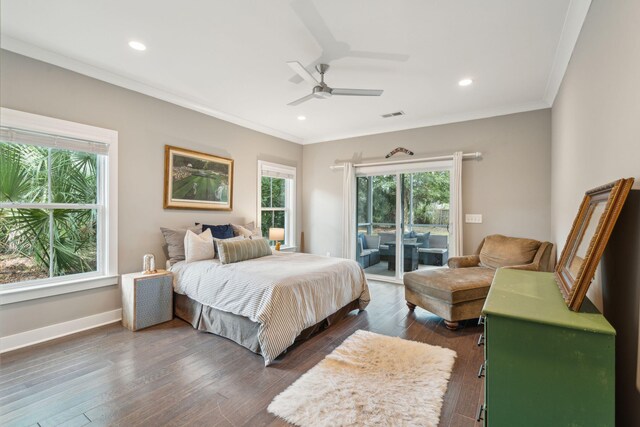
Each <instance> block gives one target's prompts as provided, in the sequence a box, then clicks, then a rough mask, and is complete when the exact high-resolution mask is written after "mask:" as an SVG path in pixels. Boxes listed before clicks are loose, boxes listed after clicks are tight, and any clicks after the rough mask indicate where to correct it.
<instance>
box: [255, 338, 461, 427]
mask: <svg viewBox="0 0 640 427" xmlns="http://www.w3.org/2000/svg"><path fill="white" fill-rule="evenodd" d="M455 357H456V352H455V351H453V350H450V349H447V348H442V347H437V346H432V345H429V344H424V343H419V342H415V341H407V340H403V339H401V338H396V337H387V336H384V335H378V334H375V333H373V332H367V331H356V332H355V333H354V334H353V335H351V336H350V337H349V338H347V339H346V340H345V341H344V342H343V343H342V344H341V345H340V346H339V347H338V348H336V349H335V350H334V351H333V352H332V353H331V354H329V355H328V356H327V357H325V358H324V359H323V360H322V361H321V362H320V363H318V364H317V365H316V366H314V367H313V368H312V369H310V370H309V371H308V372H307V373H305V374H304V375H302V376H301V377H300V378H299V379H298V380H297V381H296V382H295V383H293V384H292V385H291V386H290V387H289V388H287V389H286V390H285V391H283V392H282V393H280V394H279V395H278V396H276V397H275V399H273V402H271V404H270V405H269V407H268V408H267V409H268V411H269V412H271V413H272V414H274V415H276V416H278V417H280V418H283V419H284V420H286V421H288V422H290V423H293V424H295V425H298V426H304V427H306V426H314V427H315V426H332V427H333V426H437V425H438V421H439V420H440V410H441V409H442V400H443V397H444V393H445V391H446V390H447V383H448V381H449V377H450V376H451V370H452V369H453V363H454V359H455Z"/></svg>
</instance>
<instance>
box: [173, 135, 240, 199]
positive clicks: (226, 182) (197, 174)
mask: <svg viewBox="0 0 640 427" xmlns="http://www.w3.org/2000/svg"><path fill="white" fill-rule="evenodd" d="M164 207H165V208H173V209H207V210H227V211H230V210H231V209H232V207H233V160H231V159H227V158H224V157H217V156H212V155H210V154H206V153H199V152H197V151H191V150H186V149H184V148H178V147H172V146H170V145H165V148H164Z"/></svg>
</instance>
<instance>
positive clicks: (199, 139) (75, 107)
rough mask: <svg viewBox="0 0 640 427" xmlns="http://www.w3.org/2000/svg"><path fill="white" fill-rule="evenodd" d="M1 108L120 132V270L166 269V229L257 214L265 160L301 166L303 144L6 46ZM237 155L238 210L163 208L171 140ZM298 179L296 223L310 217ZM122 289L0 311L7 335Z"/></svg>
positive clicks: (101, 305)
mask: <svg viewBox="0 0 640 427" xmlns="http://www.w3.org/2000/svg"><path fill="white" fill-rule="evenodd" d="M0 63H1V68H0V74H1V81H0V91H1V92H0V102H1V105H2V106H3V107H7V108H12V109H15V110H21V111H26V112H29V113H35V114H40V115H44V116H49V117H55V118H60V119H64V120H71V121H74V122H78V123H84V124H89V125H93V126H99V127H103V128H107V129H113V130H116V131H118V132H119V147H118V148H119V157H118V167H119V176H118V178H119V185H118V198H119V200H118V202H119V209H118V216H119V232H118V266H119V271H120V273H126V272H132V271H138V270H140V268H141V265H142V264H141V262H142V255H144V254H145V253H148V252H152V253H155V254H156V257H157V259H158V262H159V263H160V264H159V265H164V256H163V255H162V250H161V243H162V237H161V234H160V231H159V229H158V228H159V227H160V226H184V225H187V224H191V223H193V222H194V221H203V222H209V223H218V224H221V223H226V222H229V221H230V220H232V219H239V218H242V219H246V220H247V221H252V220H254V219H255V217H256V197H257V196H256V182H257V167H258V166H257V161H258V160H259V159H260V160H269V161H274V162H280V163H284V164H288V165H291V166H297V167H298V168H300V167H301V166H302V147H301V146H300V145H298V144H294V143H290V142H287V141H284V140H281V139H278V138H275V137H271V136H268V135H265V134H262V133H259V132H255V131H252V130H249V129H246V128H243V127H240V126H236V125H234V124H231V123H228V122H225V121H222V120H218V119H216V118H213V117H209V116H206V115H204V114H200V113H197V112H194V111H191V110H188V109H185V108H182V107H178V106H176V105H173V104H169V103H167V102H164V101H160V100H157V99H155V98H151V97H148V96H145V95H141V94H139V93H136V92H133V91H130V90H126V89H122V88H120V87H117V86H114V85H111V84H108V83H104V82H101V81H98V80H95V79H92V78H89V77H86V76H82V75H80V74H76V73H73V72H71V71H68V70H64V69H62V68H58V67H55V66H52V65H49V64H45V63H42V62H39V61H35V60H32V59H29V58H26V57H23V56H20V55H16V54H13V53H10V52H7V51H2V52H1V58H0ZM165 144H170V145H176V146H178V147H184V148H190V149H193V150H198V151H204V152H207V153H211V154H216V155H222V156H225V157H230V158H233V159H234V161H235V165H234V166H235V184H234V195H233V196H234V201H233V212H231V213H227V212H225V213H217V212H207V211H187V210H164V209H163V208H162V192H163V179H164V178H163V175H164V145H165ZM302 187H303V183H302V181H301V177H300V176H299V178H298V189H299V190H298V197H297V200H298V219H297V223H298V224H300V223H301V219H302V209H301V201H302V197H301V194H302ZM120 305H121V304H120V294H119V290H118V288H117V287H116V286H112V287H107V288H101V289H99V290H93V291H87V292H80V293H75V294H72V295H65V296H61V297H53V298H45V299H39V300H34V301H28V302H23V303H16V304H11V305H5V306H1V307H0V336H7V335H11V334H15V333H18V332H23V331H26V330H30V329H34V328H38V327H43V326H47V325H51V324H54V323H59V322H64V321H68V320H72V319H76V318H81V317H85V316H90V315H92V314H97V313H100V312H104V311H109V310H114V309H117V308H119V307H120Z"/></svg>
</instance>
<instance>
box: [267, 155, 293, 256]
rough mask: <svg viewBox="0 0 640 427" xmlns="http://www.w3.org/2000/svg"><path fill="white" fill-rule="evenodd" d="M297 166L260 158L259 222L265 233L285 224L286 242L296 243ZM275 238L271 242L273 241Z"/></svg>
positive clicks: (289, 243)
mask: <svg viewBox="0 0 640 427" xmlns="http://www.w3.org/2000/svg"><path fill="white" fill-rule="evenodd" d="M295 219H296V168H295V167H292V166H286V165H280V164H277V163H270V162H264V161H262V160H259V161H258V222H259V224H258V225H259V227H260V229H261V230H262V235H263V236H264V237H266V238H268V236H269V229H270V228H284V230H285V233H284V237H285V238H284V242H281V243H284V245H285V246H295V245H296V231H295ZM274 243H275V242H272V244H274Z"/></svg>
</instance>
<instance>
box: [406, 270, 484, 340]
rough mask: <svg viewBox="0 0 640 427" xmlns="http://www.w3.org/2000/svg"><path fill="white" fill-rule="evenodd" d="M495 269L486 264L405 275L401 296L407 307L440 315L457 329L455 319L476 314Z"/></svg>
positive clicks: (467, 317) (479, 310) (477, 314)
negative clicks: (485, 265) (419, 308)
mask: <svg viewBox="0 0 640 427" xmlns="http://www.w3.org/2000/svg"><path fill="white" fill-rule="evenodd" d="M495 272H496V271H495V270H494V269H492V268H486V267H468V268H442V269H437V270H428V271H413V272H411V273H406V274H405V275H404V295H405V300H406V301H407V306H408V307H409V310H413V309H415V308H416V306H418V307H421V308H424V309H425V310H427V311H430V312H431V313H433V314H435V315H437V316H439V317H442V318H443V319H444V323H445V326H446V327H447V328H449V329H453V330H455V329H457V328H458V326H459V323H458V321H460V320H464V319H472V318H474V317H479V316H480V314H481V312H482V306H483V305H484V300H485V298H486V297H487V294H488V293H489V287H490V286H491V282H492V281H493V276H494V275H495Z"/></svg>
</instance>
